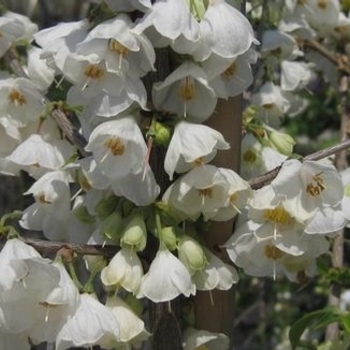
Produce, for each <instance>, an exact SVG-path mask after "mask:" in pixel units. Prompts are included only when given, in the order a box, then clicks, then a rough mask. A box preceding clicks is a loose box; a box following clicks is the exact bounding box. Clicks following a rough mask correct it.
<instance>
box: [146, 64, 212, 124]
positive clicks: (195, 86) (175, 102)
mask: <svg viewBox="0 0 350 350" xmlns="http://www.w3.org/2000/svg"><path fill="white" fill-rule="evenodd" d="M152 99H153V103H154V106H155V107H156V108H157V109H160V110H164V111H167V112H170V113H175V114H177V115H179V116H184V117H186V116H187V115H188V117H189V118H191V119H192V118H193V119H194V120H195V121H199V122H203V121H204V120H206V119H208V118H209V117H210V116H211V114H212V113H213V112H214V109H215V107H216V102H217V96H216V94H215V91H214V90H213V89H212V88H211V86H210V85H209V82H208V77H207V75H206V73H205V72H204V70H203V69H202V68H201V67H199V66H198V65H196V64H195V63H193V62H189V61H187V62H184V63H183V64H181V66H179V67H178V68H177V69H175V70H174V71H173V72H172V73H171V74H170V75H169V76H168V77H167V78H166V79H165V80H164V81H163V82H161V83H155V84H154V85H153V90H152Z"/></svg>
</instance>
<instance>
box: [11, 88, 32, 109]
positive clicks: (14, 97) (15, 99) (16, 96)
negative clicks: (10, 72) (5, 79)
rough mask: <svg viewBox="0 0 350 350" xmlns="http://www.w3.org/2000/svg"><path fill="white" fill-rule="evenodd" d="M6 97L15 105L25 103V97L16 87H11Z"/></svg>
mask: <svg viewBox="0 0 350 350" xmlns="http://www.w3.org/2000/svg"><path fill="white" fill-rule="evenodd" d="M8 99H9V100H10V102H11V103H14V104H15V105H16V106H23V105H24V104H26V103H27V101H26V98H25V97H24V96H23V95H22V94H21V93H20V92H19V91H18V90H16V89H12V90H11V91H10V93H9V95H8Z"/></svg>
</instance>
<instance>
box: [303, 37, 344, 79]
mask: <svg viewBox="0 0 350 350" xmlns="http://www.w3.org/2000/svg"><path fill="white" fill-rule="evenodd" d="M304 43H305V46H306V47H309V48H311V49H313V50H315V51H317V52H318V53H320V54H321V55H322V56H324V57H326V58H327V59H328V60H329V61H331V62H332V63H334V64H335V65H336V66H337V67H338V69H339V71H341V72H343V73H345V74H347V75H349V74H350V67H349V59H348V57H347V56H346V55H340V54H335V53H333V52H331V51H329V50H328V49H327V48H326V47H325V46H323V45H322V44H321V43H320V42H319V41H317V40H315V39H309V40H305V41H304Z"/></svg>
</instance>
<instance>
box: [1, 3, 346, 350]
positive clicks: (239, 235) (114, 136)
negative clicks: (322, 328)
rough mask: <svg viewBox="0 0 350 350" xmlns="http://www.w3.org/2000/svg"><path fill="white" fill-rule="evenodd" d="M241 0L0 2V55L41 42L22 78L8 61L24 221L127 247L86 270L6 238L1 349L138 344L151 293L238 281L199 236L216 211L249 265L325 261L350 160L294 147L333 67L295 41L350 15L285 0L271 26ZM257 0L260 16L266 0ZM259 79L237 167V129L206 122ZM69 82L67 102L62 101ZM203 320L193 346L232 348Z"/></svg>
mask: <svg viewBox="0 0 350 350" xmlns="http://www.w3.org/2000/svg"><path fill="white" fill-rule="evenodd" d="M233 2H234V1H228V0H227V1H225V0H155V1H150V0H130V1H127V0H118V1H112V0H105V1H101V2H98V1H97V4H95V5H93V7H94V6H96V7H95V9H97V10H96V11H95V12H94V15H96V14H97V15H96V16H97V18H95V17H94V16H93V15H92V14H90V17H89V18H88V19H82V20H79V21H76V22H67V23H59V24H57V25H55V26H53V27H51V28H46V29H42V30H40V31H38V27H37V26H36V25H35V24H33V23H32V22H31V21H30V20H29V19H28V18H26V17H24V16H21V15H17V14H14V13H11V12H6V13H5V14H4V15H3V16H1V17H0V56H1V57H2V56H4V55H6V54H7V53H8V52H11V50H14V49H15V48H16V47H18V46H20V45H21V46H24V47H25V48H28V50H27V51H26V52H27V54H26V60H23V62H21V63H22V64H23V65H22V67H20V68H21V70H22V73H23V74H22V76H21V77H17V76H15V75H14V74H10V73H8V72H5V71H1V72H0V99H1V101H2V103H1V106H0V136H1V137H0V142H1V147H0V173H1V174H6V175H12V176H15V175H19V174H20V173H21V172H26V173H27V174H28V175H29V176H30V177H31V178H32V183H31V185H30V187H29V189H27V190H26V192H24V195H30V196H31V197H32V199H33V202H32V204H30V205H29V206H28V207H27V208H26V209H24V211H23V212H22V214H21V218H20V221H19V224H20V226H21V228H22V229H24V230H32V231H40V232H42V233H43V235H44V237H45V238H46V239H47V240H49V241H61V242H65V243H66V244H67V245H69V244H91V245H101V246H104V245H106V244H108V245H109V246H111V247H113V246H114V247H115V252H114V254H113V256H110V257H109V259H105V258H104V257H102V256H89V255H88V254H87V255H85V256H84V257H83V258H84V260H83V259H81V261H84V267H81V269H82V270H83V272H84V274H83V275H85V276H89V277H87V281H85V284H84V285H83V284H82V280H83V277H80V276H79V277H80V278H81V280H79V277H78V276H77V274H76V272H75V269H74V264H73V263H72V261H68V262H67V261H65V260H64V259H63V258H62V257H61V256H60V255H58V256H57V257H56V259H53V260H49V259H44V258H43V257H42V256H41V255H40V254H39V253H38V252H37V251H36V250H35V249H34V248H32V247H31V246H29V245H27V244H25V243H24V241H25V240H21V239H18V238H13V237H9V238H12V239H8V240H7V242H6V244H5V245H4V248H3V249H2V251H1V252H0V300H1V304H0V320H1V321H0V325H1V327H0V348H1V349H2V348H3V349H5V350H7V349H9V350H10V349H14V348H20V349H29V348H30V343H33V344H39V343H41V342H48V343H54V344H55V346H56V349H57V350H61V349H62V350H63V349H68V348H70V347H72V346H76V347H93V346H95V345H98V346H100V347H102V348H104V349H115V348H125V349H131V347H133V346H139V345H140V344H141V343H142V342H143V341H145V340H147V339H148V337H149V336H150V333H149V332H148V331H147V330H146V328H145V323H144V322H143V320H142V317H143V316H144V314H143V307H142V306H143V305H142V302H141V301H142V300H144V299H145V298H146V299H149V300H151V301H152V302H154V303H161V302H170V301H171V300H173V299H175V298H177V297H180V296H182V297H186V298H189V297H191V296H194V295H196V293H197V291H209V294H210V293H211V291H212V290H214V289H216V290H221V291H227V290H229V289H231V288H232V286H233V285H234V284H235V283H237V282H238V274H237V271H236V269H235V267H234V266H233V264H231V263H228V262H227V261H224V260H222V259H221V258H219V257H218V256H217V255H216V254H214V253H213V252H212V251H211V250H210V249H208V247H207V246H206V244H205V243H204V242H205V239H204V235H203V233H204V231H205V226H206V225H207V224H210V223H212V222H215V223H216V224H217V223H220V222H221V223H222V222H228V221H230V222H233V220H234V219H237V220H236V228H235V232H234V233H233V234H232V235H231V237H230V238H229V239H228V240H227V241H226V242H225V243H224V244H223V246H222V248H225V250H226V251H227V253H228V256H229V258H230V259H231V262H233V263H234V264H235V265H236V266H238V267H240V268H242V269H243V270H244V272H245V273H247V274H250V275H253V276H271V277H273V278H277V277H281V276H284V275H285V276H287V278H289V279H290V280H292V281H301V280H302V279H303V278H304V277H306V276H313V275H315V274H316V258H317V257H319V256H320V255H321V254H324V253H325V252H327V251H328V249H329V240H328V237H329V236H330V235H331V234H332V233H333V232H335V231H337V230H340V229H342V228H343V227H345V226H346V225H347V224H348V221H349V220H350V212H349V208H350V206H349V205H348V197H349V196H350V194H349V193H350V191H349V182H350V179H349V171H348V170H345V171H344V172H343V173H342V174H340V173H339V172H338V171H337V170H336V169H335V167H334V166H333V165H332V164H330V163H327V162H316V161H310V160H303V161H300V160H297V159H294V157H293V156H292V152H293V146H294V144H295V141H294V140H293V138H292V137H291V136H289V135H288V134H287V133H285V132H283V131H278V130H276V128H279V127H280V125H281V122H282V121H283V118H284V117H285V115H287V114H288V115H289V116H294V115H296V114H297V113H298V112H300V111H301V110H302V109H303V107H304V106H305V103H304V101H303V100H302V99H301V98H300V96H298V94H297V93H298V92H300V91H301V90H303V89H305V87H306V86H307V84H308V83H309V82H310V81H311V80H312V79H313V77H314V76H315V72H316V71H317V70H321V69H323V70H324V69H325V67H326V68H327V66H323V65H322V62H321V60H320V58H319V57H318V56H317V55H314V56H313V55H312V54H309V53H308V54H306V53H304V52H303V51H302V50H301V47H300V46H299V44H300V41H301V40H308V39H311V38H312V39H320V40H322V41H324V42H330V43H331V44H333V42H336V40H337V39H339V38H342V39H344V38H345V37H350V35H349V28H350V25H349V23H350V21H349V19H348V18H347V17H346V18H345V15H344V14H343V13H342V12H340V6H339V2H338V1H337V0H332V1H311V0H305V1H292V0H290V1H286V4H285V6H284V15H283V18H282V17H281V18H280V19H279V20H278V21H275V27H274V28H269V29H268V30H265V31H263V32H262V33H261V38H259V40H260V41H261V42H259V41H258V40H257V39H256V38H255V33H254V30H253V28H252V27H251V25H250V23H249V21H248V19H247V18H246V17H245V16H244V15H243V14H242V13H241V12H240V11H239V10H238V8H236V7H235V6H233V5H232V4H231V3H233ZM248 5H250V7H251V11H250V12H248V14H249V16H251V17H252V18H254V17H257V16H259V15H258V12H259V11H257V10H256V9H257V8H259V6H260V4H256V3H255V1H251V2H249V4H248ZM248 9H249V7H248ZM33 43H34V45H32V44H33ZM333 45H335V44H333ZM22 49H23V51H24V48H22ZM9 50H10V51H9ZM160 52H163V53H164V52H166V53H167V60H169V62H170V64H165V63H164V65H165V66H167V67H166V69H164V70H165V71H166V72H165V73H164V72H159V71H161V70H162V69H160V68H161V67H162V62H159V58H158V56H159V53H160ZM258 59H259V63H258V65H257V66H256V70H255V71H254V74H255V75H254V76H253V71H252V68H251V65H253V64H256V62H257V60H258ZM169 62H168V63H169ZM158 73H159V74H158ZM163 73H164V74H163ZM162 74H163V76H162ZM158 75H159V76H160V77H159V76H158ZM335 75H336V74H333V73H329V72H328V73H327V72H326V73H325V76H326V77H327V78H328V79H329V80H330V81H331V82H334V76H335ZM154 76H157V78H156V79H155V78H154ZM252 85H253V86H252ZM146 87H147V88H146ZM248 88H249V89H250V91H249V93H248V94H245V97H246V105H245V110H244V115H243V130H242V131H243V133H242V134H243V138H242V147H241V148H242V150H241V175H242V177H241V176H240V175H239V174H238V173H237V172H236V171H234V170H233V169H230V168H226V167H224V166H216V165H214V164H213V163H215V157H216V155H217V154H218V152H223V153H224V152H225V151H226V152H228V151H227V150H229V149H230V148H231V142H232V140H226V139H225V138H224V136H223V135H222V134H221V132H219V131H218V130H215V128H213V127H209V126H208V125H207V121H208V119H209V118H210V121H213V123H210V125H215V118H216V113H217V105H218V103H221V100H222V99H229V98H232V97H236V96H239V95H242V94H243V93H244V92H245V91H246V90H247V89H248ZM62 90H63V91H64V93H65V94H64V99H65V100H64V102H57V101H56V102H55V103H53V104H50V103H49V102H48V98H50V99H56V96H57V95H58V94H60V95H62ZM46 96H48V98H47V97H46ZM57 110H60V111H61V112H62V114H63V115H64V117H67V118H68V117H70V116H74V115H75V116H76V118H75V119H74V120H73V123H74V124H75V125H78V129H79V131H78V132H79V133H80V136H81V137H82V138H83V139H85V140H86V144H85V145H84V148H83V152H82V150H80V152H79V151H77V149H76V148H75V145H73V144H72V143H70V142H68V140H67V139H66V138H64V137H63V134H62V131H63V132H65V130H63V129H64V128H62V125H61V124H59V123H58V124H57V123H56V121H55V120H54V119H53V118H51V117H50V115H52V112H55V111H57ZM66 124H69V127H72V125H71V123H70V121H67V120H66ZM227 125H231V124H228V123H227ZM237 129H238V131H239V133H240V132H241V124H240V123H238V122H237ZM75 131H76V130H75ZM221 131H222V130H221ZM154 148H156V151H158V150H159V152H156V153H157V154H156V155H155V156H154V155H153V153H152V152H154ZM162 153H164V156H163V157H157V155H159V154H162ZM163 160H164V161H163ZM213 161H214V162H213ZM277 166H280V170H279V172H278V174H277V176H276V177H275V178H274V179H273V180H272V182H271V183H269V184H268V185H265V186H264V187H262V188H260V189H258V190H253V189H252V188H251V186H250V184H249V181H248V180H249V178H251V177H253V176H256V175H258V174H262V173H265V172H267V171H269V170H271V169H273V168H275V167H277ZM4 225H5V224H4V222H3V220H1V221H0V228H1V229H2V228H3V227H2V226H4ZM5 231H6V230H1V232H5ZM11 236H12V235H11ZM150 252H151V253H150ZM67 267H68V270H69V273H68V272H67ZM96 275H98V277H99V283H98V286H97V287H96V284H95V285H94V284H93V283H92V281H93V280H94V278H95V277H96ZM95 288H96V289H95ZM98 288H99V289H101V288H102V291H103V292H104V293H105V297H104V298H101V297H100V296H101V294H100V293H97V291H98ZM100 292H101V291H100ZM210 295H211V294H210ZM98 296H99V297H98ZM102 301H103V302H102ZM169 307H170V303H169ZM170 311H171V310H170ZM190 326H191V327H189V328H188V329H186V330H184V332H183V333H184V337H183V347H184V349H186V350H190V349H199V348H200V349H201V348H204V347H205V348H213V349H214V348H215V349H226V348H228V346H229V340H228V337H227V336H225V335H224V334H221V333H211V332H207V331H204V330H198V329H195V328H194V324H191V325H190ZM28 339H30V342H29V341H28Z"/></svg>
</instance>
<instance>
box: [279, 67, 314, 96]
mask: <svg viewBox="0 0 350 350" xmlns="http://www.w3.org/2000/svg"><path fill="white" fill-rule="evenodd" d="M310 79H311V70H310V68H309V66H308V65H307V64H306V63H304V62H292V61H282V63H281V88H282V89H283V90H286V91H294V90H296V89H298V88H302V87H305V85H306V84H307V83H308V82H309V81H310Z"/></svg>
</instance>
